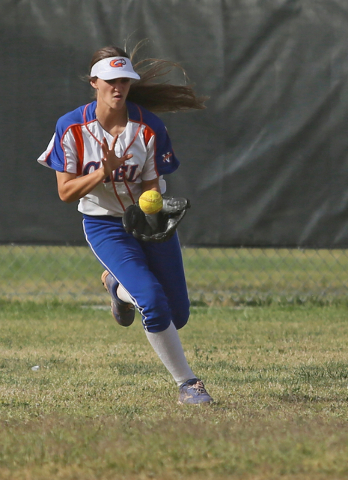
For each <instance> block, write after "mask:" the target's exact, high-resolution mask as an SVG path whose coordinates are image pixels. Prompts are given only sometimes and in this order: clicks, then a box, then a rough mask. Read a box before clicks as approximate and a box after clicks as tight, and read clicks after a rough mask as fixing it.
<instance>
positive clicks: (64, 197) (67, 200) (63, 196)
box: [58, 190, 76, 203]
mask: <svg viewBox="0 0 348 480" xmlns="http://www.w3.org/2000/svg"><path fill="white" fill-rule="evenodd" d="M58 195H59V198H60V199H61V201H62V202H65V203H72V202H74V201H75V200H76V199H75V198H73V196H72V195H70V194H69V193H67V192H65V191H61V190H58Z"/></svg>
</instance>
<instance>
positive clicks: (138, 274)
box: [38, 47, 212, 404]
mask: <svg viewBox="0 0 348 480" xmlns="http://www.w3.org/2000/svg"><path fill="white" fill-rule="evenodd" d="M164 63H166V64H167V63H168V62H164ZM164 63H163V62H161V61H158V63H157V64H156V62H155V65H154V66H152V67H151V68H150V70H149V71H148V72H147V73H146V74H145V75H144V76H142V77H140V76H139V75H138V73H136V71H135V69H134V68H133V65H132V62H131V59H130V58H129V56H128V54H127V53H126V52H125V51H123V50H122V49H120V48H118V47H105V48H102V49H100V50H98V51H97V52H96V53H95V54H94V56H93V58H92V62H91V70H90V76H89V81H90V84H91V86H92V87H93V89H94V90H95V94H96V95H95V98H96V100H95V101H93V102H91V103H89V104H87V105H85V106H82V107H79V108H77V109H76V110H74V111H72V112H69V113H67V114H66V115H64V116H63V117H61V118H60V119H59V120H58V122H57V125H56V130H55V133H54V135H53V137H52V139H51V141H50V143H49V145H48V147H47V149H46V151H45V152H44V153H43V154H42V155H41V156H40V157H39V159H38V162H39V163H40V164H42V165H45V166H47V167H50V168H52V169H54V170H55V171H56V177H57V186H58V193H59V197H60V199H61V200H63V201H65V202H73V201H76V200H79V204H78V210H79V211H80V212H81V214H82V216H83V229H84V233H85V237H86V240H87V243H88V245H89V246H90V248H91V249H92V251H93V253H94V255H95V256H96V258H97V259H98V260H99V262H100V263H101V264H102V265H103V267H104V269H105V271H104V273H103V274H102V281H103V284H104V286H105V288H106V289H107V290H108V292H109V293H110V295H111V299H112V302H111V305H112V313H113V316H114V317H115V319H116V321H117V322H118V323H119V324H120V325H123V326H129V325H131V324H132V322H133V320H134V315H135V308H137V309H138V311H139V312H140V314H141V317H142V322H143V326H144V330H145V333H146V336H147V338H148V340H149V342H150V344H151V345H152V347H153V348H154V350H155V352H156V353H157V354H158V356H159V358H160V359H161V360H162V362H163V364H164V365H165V367H166V368H167V369H168V371H169V372H170V374H171V375H172V376H173V378H174V380H175V381H176V383H177V385H178V386H179V403H192V404H199V403H209V402H212V398H211V397H210V395H209V394H208V393H207V391H206V390H205V388H204V385H203V383H202V381H201V380H200V379H198V378H197V377H196V375H194V373H193V372H192V370H191V368H190V367H189V365H188V363H187V361H186V358H185V355H184V352H183V349H182V346H181V342H180V339H179V336H178V333H177V330H178V329H180V328H182V327H183V326H184V325H185V324H186V323H187V321H188V318H189V299H188V294H187V288H186V281H185V275H184V269H183V262H182V257H181V249H180V244H179V241H178V237H177V234H175V235H174V236H173V237H172V238H170V239H169V240H168V241H166V242H163V243H152V242H142V241H139V240H137V239H136V238H134V237H133V236H132V235H131V234H129V233H127V232H126V231H125V230H124V227H123V225H122V215H123V212H124V211H125V209H126V208H127V206H129V205H131V204H133V203H135V202H136V201H137V200H138V198H139V196H140V195H141V193H142V192H144V191H147V190H156V191H158V192H160V193H161V194H163V193H164V192H165V189H166V185H165V181H164V179H163V175H167V174H171V173H172V172H174V171H175V170H176V169H177V168H178V166H179V161H178V160H177V158H176V156H175V154H174V151H173V148H172V145H171V141H170V138H169V136H168V133H167V130H166V128H165V126H164V124H163V122H162V121H161V120H160V119H159V118H158V117H157V116H156V115H155V114H154V113H153V112H151V111H150V109H151V107H152V106H153V107H152V109H153V110H156V109H157V110H160V111H166V110H167V111H171V110H173V105H174V104H175V105H176V107H175V108H178V107H179V109H180V108H181V109H187V108H202V100H200V99H198V98H196V97H195V96H194V94H193V93H192V90H191V89H190V87H178V86H171V85H168V84H167V85H166V86H165V89H166V92H165V93H163V89H162V91H161V90H160V89H157V90H156V88H158V87H156V85H155V84H153V82H148V80H147V79H149V78H150V79H151V78H153V77H155V76H156V72H157V74H158V72H159V71H160V69H161V68H163V65H164ZM156 69H157V70H156ZM162 85H163V84H162ZM164 85H165V84H164ZM183 88H185V89H186V90H187V92H188V95H187V99H186V100H185V98H184V99H183V95H182V89H183ZM179 91H180V92H181V94H180V95H181V96H180V95H179ZM179 97H180V98H179ZM189 97H190V99H189ZM132 98H137V99H138V102H137V103H134V102H133V101H131V100H132ZM192 99H193V100H192ZM192 101H193V102H194V105H193V104H192ZM180 102H181V103H182V104H181V105H180ZM192 105H193V106H192ZM145 107H148V108H145Z"/></svg>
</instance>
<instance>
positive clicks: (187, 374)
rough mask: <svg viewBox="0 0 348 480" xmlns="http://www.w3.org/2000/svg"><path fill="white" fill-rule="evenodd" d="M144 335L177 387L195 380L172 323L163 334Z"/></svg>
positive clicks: (148, 333)
mask: <svg viewBox="0 0 348 480" xmlns="http://www.w3.org/2000/svg"><path fill="white" fill-rule="evenodd" d="M145 333H146V336H147V339H148V341H149V342H150V344H151V346H152V348H153V349H154V350H155V352H156V353H157V355H158V356H159V358H160V359H161V360H162V362H163V365H164V366H165V367H166V369H167V370H168V371H169V373H170V374H171V375H172V377H173V378H174V380H175V381H176V383H177V385H181V384H182V383H184V382H186V381H187V380H190V379H191V378H196V376H195V375H194V373H193V372H192V370H191V368H190V367H189V365H188V363H187V360H186V357H185V354H184V350H183V348H182V345H181V342H180V338H179V335H178V332H177V330H176V328H175V326H174V324H173V322H170V325H169V327H168V328H167V330H164V331H163V332H158V333H151V332H147V331H145Z"/></svg>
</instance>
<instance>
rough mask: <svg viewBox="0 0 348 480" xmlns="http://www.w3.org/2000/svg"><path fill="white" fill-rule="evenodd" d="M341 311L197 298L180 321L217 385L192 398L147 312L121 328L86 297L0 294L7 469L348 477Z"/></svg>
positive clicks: (71, 478)
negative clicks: (200, 304) (25, 298)
mask: <svg viewBox="0 0 348 480" xmlns="http://www.w3.org/2000/svg"><path fill="white" fill-rule="evenodd" d="M347 314H348V309H347V307H345V306H344V305H336V306H321V307H320V306H314V305H304V306H268V307H266V306H263V307H246V306H241V307H239V308H231V307H224V308H222V307H221V308H216V307H211V308H193V309H192V315H191V320H190V322H189V324H188V326H187V327H185V328H184V329H183V330H182V331H181V333H180V335H181V338H182V342H183V345H184V348H185V351H186V352H187V357H188V359H189V363H190V365H191V366H192V368H193V370H194V371H195V373H196V374H197V375H199V376H201V377H202V378H203V380H204V382H205V384H206V387H207V389H208V391H209V393H210V394H211V395H212V396H213V397H214V399H215V404H214V405H212V406H210V407H193V406H179V405H178V404H177V388H176V386H175V385H174V384H173V381H172V380H171V378H170V376H169V374H168V373H167V371H166V370H165V369H164V367H163V366H162V365H161V363H160V361H159V360H158V359H157V357H156V355H155V354H154V353H153V351H152V350H151V347H150V345H149V344H148V343H147V340H146V337H145V335H144V333H143V331H142V327H141V323H140V318H139V317H137V321H136V323H135V324H134V325H133V326H132V327H130V328H128V329H126V328H122V327H119V326H118V325H116V323H115V322H114V321H113V319H112V317H111V314H110V312H109V311H108V310H104V309H96V308H93V307H92V306H86V305H81V304H79V303H76V304H73V303H67V302H65V303H59V302H42V303H35V302H21V303H19V302H14V301H12V302H11V301H6V300H2V301H1V302H0V378H1V382H0V428H1V435H0V478H1V479H2V480H19V479H25V480H50V479H59V480H60V479H64V480H92V479H106V480H111V479H117V480H118V479H123V480H133V479H161V480H171V479H193V480H198V479H202V478H205V479H211V480H212V479H214V480H215V479H217V480H221V479H253V480H266V479H267V480H269V479H271V480H273V479H280V478H281V479H284V480H287V479H294V480H295V479H296V480H302V479H306V480H309V479H311V480H312V479H313V480H314V479H315V480H322V479H341V478H342V479H344V478H347V476H348V461H347V458H348V345H347V344H348V315H347ZM34 366H37V367H39V368H38V369H36V370H33V369H32V367H34Z"/></svg>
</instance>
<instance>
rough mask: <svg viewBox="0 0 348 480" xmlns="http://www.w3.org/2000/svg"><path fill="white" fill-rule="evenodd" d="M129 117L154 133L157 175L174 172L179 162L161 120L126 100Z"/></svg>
mask: <svg viewBox="0 0 348 480" xmlns="http://www.w3.org/2000/svg"><path fill="white" fill-rule="evenodd" d="M127 107H128V113H129V117H130V118H131V119H132V120H134V121H137V122H139V123H144V124H146V125H148V126H149V127H150V128H151V130H152V131H153V132H154V134H155V164H156V170H157V172H158V174H159V175H168V174H170V173H173V172H175V170H176V169H177V168H178V167H179V165H180V162H179V160H178V159H177V158H176V156H175V153H174V150H173V147H172V143H171V140H170V138H169V135H168V132H167V129H166V127H165V125H164V123H163V121H162V120H161V119H160V118H159V117H157V115H155V114H154V113H152V112H149V111H148V110H146V109H145V108H143V107H141V106H140V105H136V104H134V103H132V102H127Z"/></svg>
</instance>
